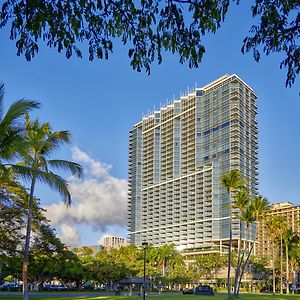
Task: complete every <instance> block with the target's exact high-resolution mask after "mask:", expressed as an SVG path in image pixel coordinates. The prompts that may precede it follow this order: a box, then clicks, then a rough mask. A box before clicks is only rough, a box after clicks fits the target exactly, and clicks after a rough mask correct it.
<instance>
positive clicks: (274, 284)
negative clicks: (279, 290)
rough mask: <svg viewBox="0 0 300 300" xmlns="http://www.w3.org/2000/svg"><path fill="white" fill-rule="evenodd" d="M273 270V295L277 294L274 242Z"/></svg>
mask: <svg viewBox="0 0 300 300" xmlns="http://www.w3.org/2000/svg"><path fill="white" fill-rule="evenodd" d="M272 256H273V259H272V269H273V295H275V293H276V282H275V247H274V241H273V242H272Z"/></svg>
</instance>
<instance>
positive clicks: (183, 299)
mask: <svg viewBox="0 0 300 300" xmlns="http://www.w3.org/2000/svg"><path fill="white" fill-rule="evenodd" d="M149 298H150V299H149ZM21 299H22V297H21V296H1V297H0V300H21ZM30 299H32V300H67V299H68V300H69V299H75V300H81V299H86V300H142V296H139V297H135V296H132V297H127V296H117V297H116V296H84V295H82V296H77V295H76V296H75V295H74V296H72V295H68V297H67V296H66V295H64V294H62V295H61V296H55V297H53V296H50V295H49V296H47V295H45V294H44V295H43V296H41V297H40V296H39V294H35V295H33V296H31V297H30ZM147 299H149V300H155V299H157V300H227V299H228V298H227V295H225V294H224V295H215V296H195V295H182V294H177V295H171V296H148V297H147ZM232 299H233V300H234V299H235V298H232ZM239 299H240V300H252V299H255V300H298V299H300V295H275V296H273V295H255V294H247V295H242V296H240V298H239Z"/></svg>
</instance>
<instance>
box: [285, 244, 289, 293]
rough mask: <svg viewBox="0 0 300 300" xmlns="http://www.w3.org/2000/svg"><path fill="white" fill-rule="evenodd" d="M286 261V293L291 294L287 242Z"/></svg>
mask: <svg viewBox="0 0 300 300" xmlns="http://www.w3.org/2000/svg"><path fill="white" fill-rule="evenodd" d="M285 259H286V293H287V294H289V293H290V287H289V284H290V283H289V247H288V244H287V242H286V243H285Z"/></svg>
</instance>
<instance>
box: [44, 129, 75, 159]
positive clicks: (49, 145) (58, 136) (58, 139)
mask: <svg viewBox="0 0 300 300" xmlns="http://www.w3.org/2000/svg"><path fill="white" fill-rule="evenodd" d="M70 141H71V134H70V132H69V131H55V132H53V133H51V134H50V135H48V138H47V139H46V140H45V141H44V142H43V145H42V147H41V153H42V154H43V155H49V154H51V153H52V152H54V151H55V150H57V149H58V148H59V147H60V146H61V145H63V144H64V143H70Z"/></svg>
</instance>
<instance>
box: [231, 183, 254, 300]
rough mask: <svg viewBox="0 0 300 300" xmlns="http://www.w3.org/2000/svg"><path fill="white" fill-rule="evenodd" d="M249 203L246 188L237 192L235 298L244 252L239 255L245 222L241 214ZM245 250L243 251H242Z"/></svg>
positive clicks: (249, 199)
mask: <svg viewBox="0 0 300 300" xmlns="http://www.w3.org/2000/svg"><path fill="white" fill-rule="evenodd" d="M250 201H251V198H250V196H249V191H248V189H246V188H243V189H241V191H239V192H238V193H237V194H236V196H235V199H234V208H236V209H238V215H237V218H238V219H239V220H240V222H239V225H240V237H239V241H238V263H237V267H236V270H235V278H234V290H233V293H234V295H235V296H236V295H237V293H236V292H237V285H238V278H239V274H240V270H241V265H242V262H243V258H244V254H245V251H243V254H242V255H241V241H242V223H243V222H244V221H247V220H245V219H244V216H243V214H244V213H245V212H246V211H247V208H248V206H249V202H250ZM244 250H245V249H244Z"/></svg>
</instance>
